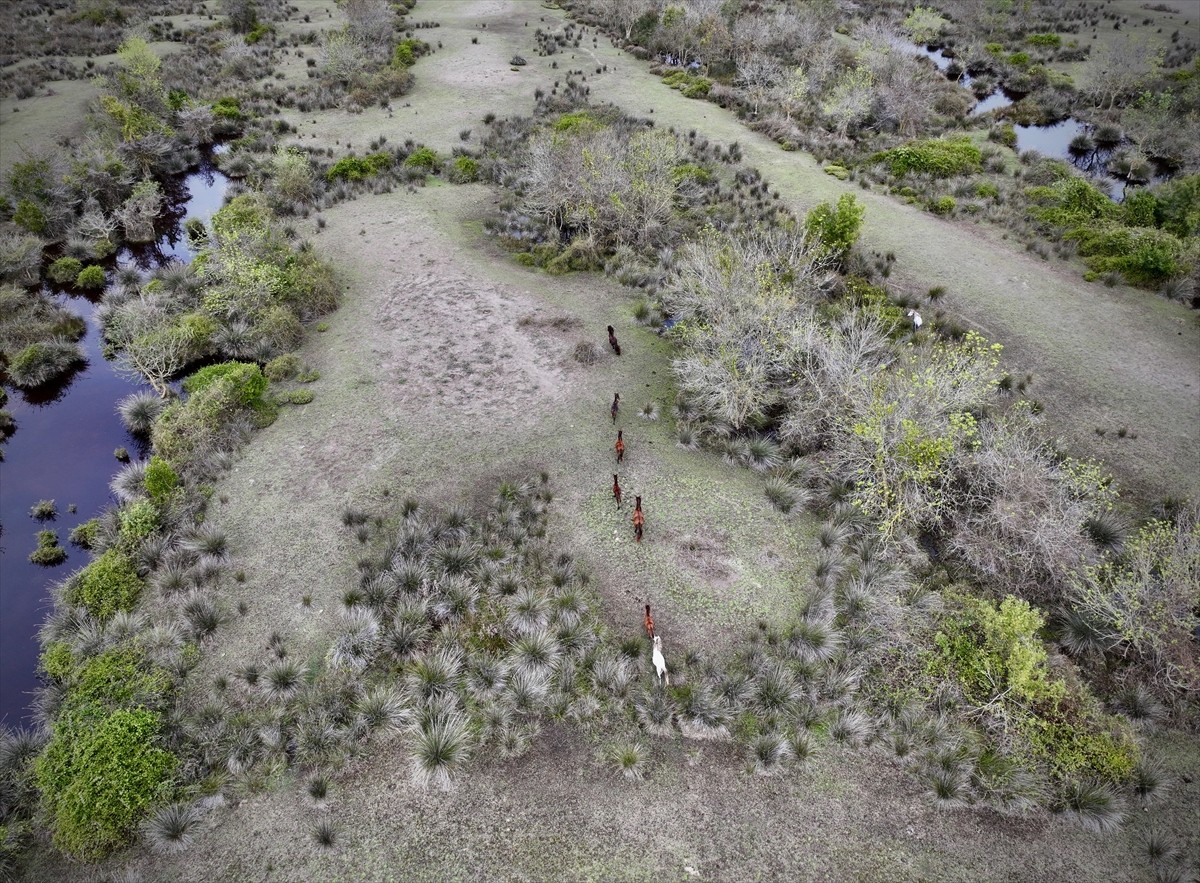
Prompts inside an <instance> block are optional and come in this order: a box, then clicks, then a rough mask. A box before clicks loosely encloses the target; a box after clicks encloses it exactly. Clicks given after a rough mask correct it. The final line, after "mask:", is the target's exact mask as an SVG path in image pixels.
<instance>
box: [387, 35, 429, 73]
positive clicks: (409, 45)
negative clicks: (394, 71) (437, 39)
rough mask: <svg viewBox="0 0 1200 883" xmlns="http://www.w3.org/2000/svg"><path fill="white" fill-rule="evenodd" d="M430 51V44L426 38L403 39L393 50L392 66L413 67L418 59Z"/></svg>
mask: <svg viewBox="0 0 1200 883" xmlns="http://www.w3.org/2000/svg"><path fill="white" fill-rule="evenodd" d="M428 52H429V44H428V43H426V42H425V41H424V40H418V39H416V38H415V37H409V38H408V39H406V40H401V41H400V42H399V43H397V44H396V48H395V49H393V50H392V67H402V68H403V67H412V66H413V65H414V64H416V63H417V59H418V58H420V57H421V56H422V55H425V54H427V53H428Z"/></svg>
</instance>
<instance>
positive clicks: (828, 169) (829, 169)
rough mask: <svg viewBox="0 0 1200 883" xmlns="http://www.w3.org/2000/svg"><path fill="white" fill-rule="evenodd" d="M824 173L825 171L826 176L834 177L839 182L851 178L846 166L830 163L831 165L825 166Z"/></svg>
mask: <svg viewBox="0 0 1200 883" xmlns="http://www.w3.org/2000/svg"><path fill="white" fill-rule="evenodd" d="M822 171H824V172H825V174H826V175H832V176H833V177H835V178H837V179H838V180H839V181H845V180H847V179H848V178H849V177H850V170H849V169H848V168H846V167H845V166H840V165H838V164H837V163H830V164H829V165H827V166H825V167H824V168H823V169H822Z"/></svg>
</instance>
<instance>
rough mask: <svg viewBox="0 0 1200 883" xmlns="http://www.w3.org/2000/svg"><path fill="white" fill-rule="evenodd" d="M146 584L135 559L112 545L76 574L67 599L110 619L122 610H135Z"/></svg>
mask: <svg viewBox="0 0 1200 883" xmlns="http://www.w3.org/2000/svg"><path fill="white" fill-rule="evenodd" d="M143 587H144V584H143V583H142V580H141V578H140V577H138V574H137V565H136V564H135V563H134V561H133V559H131V558H130V557H129V556H128V555H127V554H125V553H124V552H123V551H121V550H120V549H117V548H112V549H109V550H107V551H106V552H105V553H104V554H103V555H101V556H100V557H99V558H97V559H96V560H94V561H93V562H92V563H91V564H89V565H88V566H87V567H85V568H84V569H83V570H81V571H80V572H79V573H78V574H77V575H76V576H75V577H74V579H73V580H72V581H71V584H70V587H69V588H68V591H67V600H68V602H69V603H71V604H82V605H83V606H84V607H86V608H87V611H88V613H90V614H91V615H92V616H94V617H95V618H96V619H108V618H109V617H110V616H112V615H113V614H114V613H116V612H117V611H118V610H132V609H133V605H134V604H136V603H137V599H138V597H139V596H140V595H141V593H142V589H143Z"/></svg>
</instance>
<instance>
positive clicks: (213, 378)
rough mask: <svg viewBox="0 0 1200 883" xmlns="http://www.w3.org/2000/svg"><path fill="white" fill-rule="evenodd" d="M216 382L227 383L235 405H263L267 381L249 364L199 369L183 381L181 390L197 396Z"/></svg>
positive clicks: (259, 370)
mask: <svg viewBox="0 0 1200 883" xmlns="http://www.w3.org/2000/svg"><path fill="white" fill-rule="evenodd" d="M218 381H225V382H227V383H229V384H230V385H231V387H232V389H233V391H234V395H235V396H236V400H237V403H238V404H240V405H242V406H244V407H248V408H253V407H256V406H259V405H261V404H263V393H265V392H266V391H267V386H268V384H269V383H270V381H269V380H267V378H266V377H265V376H264V375H263V372H262V369H261V368H259V367H258V366H257V365H255V364H252V363H249V362H222V363H221V364H219V365H209V366H208V367H206V368H201V369H200V370H199V371H197V372H196V373H195V374H192V375H191V376H190V377H188V378H187V379H186V380H184V381H183V389H184V391H185V392H187V393H189V394H190V395H199V394H200V393H203V392H204V391H205V390H207V389H208V388H209V387H211V386H213V384H215V383H217V382H218Z"/></svg>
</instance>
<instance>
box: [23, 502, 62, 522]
mask: <svg viewBox="0 0 1200 883" xmlns="http://www.w3.org/2000/svg"><path fill="white" fill-rule="evenodd" d="M29 517H30V518H34V519H37V520H38V521H53V520H54V519H55V518H57V517H58V506H57V505H56V504H55V502H54V501H53V500H38V501H37V502H36V503H34V504H33V505H32V506H31V507H30V508H29Z"/></svg>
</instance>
